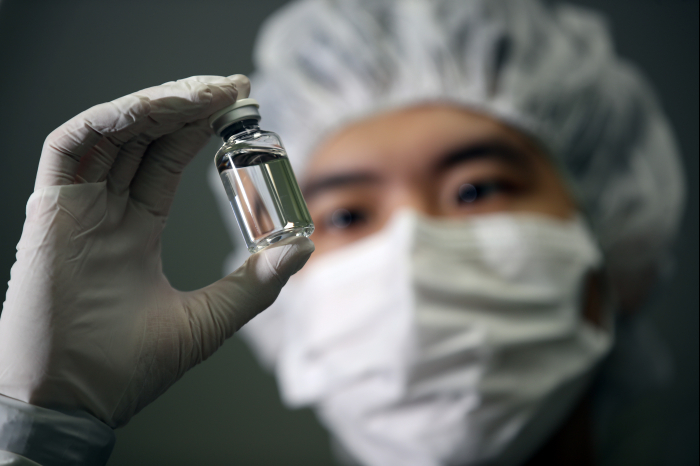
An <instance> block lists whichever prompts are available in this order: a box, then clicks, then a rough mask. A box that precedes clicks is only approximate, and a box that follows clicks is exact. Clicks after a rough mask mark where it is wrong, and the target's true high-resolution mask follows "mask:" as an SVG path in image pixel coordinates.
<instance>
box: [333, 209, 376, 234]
mask: <svg viewBox="0 0 700 466" xmlns="http://www.w3.org/2000/svg"><path fill="white" fill-rule="evenodd" d="M366 220H367V216H366V215H365V214H364V213H363V212H361V211H359V210H348V209H336V210H334V211H333V213H332V214H331V215H330V216H329V217H328V219H327V221H326V224H327V225H328V227H329V228H335V229H338V230H344V229H346V228H351V227H354V226H357V225H358V224H361V223H364V222H365V221H366Z"/></svg>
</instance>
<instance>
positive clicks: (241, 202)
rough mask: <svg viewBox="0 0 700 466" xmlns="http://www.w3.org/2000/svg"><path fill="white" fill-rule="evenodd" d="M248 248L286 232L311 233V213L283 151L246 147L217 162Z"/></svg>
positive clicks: (284, 235)
mask: <svg viewBox="0 0 700 466" xmlns="http://www.w3.org/2000/svg"><path fill="white" fill-rule="evenodd" d="M217 169H218V171H219V175H220V176H221V181H223V183H224V188H225V189H226V194H227V195H228V198H229V201H230V202H231V207H233V211H234V213H235V214H236V219H237V220H238V225H239V227H240V228H241V233H243V237H244V239H245V241H246V245H247V246H248V250H249V251H250V252H257V251H260V250H262V249H263V248H265V247H267V246H269V245H270V244H273V243H276V242H277V241H279V240H281V239H283V238H287V237H289V236H306V237H308V236H310V235H311V233H313V231H314V226H313V222H312V221H311V215H310V214H309V211H308V209H307V207H306V202H305V201H304V198H303V197H302V195H301V190H300V189H299V185H298V184H297V182H296V178H295V177H294V172H293V171H292V166H291V164H290V163H289V159H288V158H287V156H286V154H285V153H284V151H279V153H277V151H275V150H270V149H265V150H260V149H256V148H248V149H244V150H242V151H236V153H235V154H234V153H228V154H225V155H224V156H223V157H222V158H221V161H220V163H219V164H218V166H217Z"/></svg>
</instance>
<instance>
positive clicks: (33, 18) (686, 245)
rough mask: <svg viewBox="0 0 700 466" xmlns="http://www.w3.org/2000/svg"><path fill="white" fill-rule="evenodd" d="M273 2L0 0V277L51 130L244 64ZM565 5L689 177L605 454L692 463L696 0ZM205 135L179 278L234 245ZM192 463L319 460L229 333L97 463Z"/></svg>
mask: <svg viewBox="0 0 700 466" xmlns="http://www.w3.org/2000/svg"><path fill="white" fill-rule="evenodd" d="M284 3H286V2H284V1H281V0H266V1H264V2H250V1H243V0H239V1H234V0H228V1H226V0H198V1H196V2H194V1H183V0H168V1H165V0H163V1H161V0H138V1H135V0H120V1H119V2H115V1H96V0H90V1H88V0H63V1H60V2H57V1H48V0H45V1H38V0H0V66H1V67H2V68H1V69H0V199H1V201H0V214H1V215H2V217H1V218H2V220H1V223H0V225H1V227H0V281H2V283H6V282H7V280H9V276H10V267H11V266H12V264H13V262H14V255H15V245H16V244H17V241H18V240H19V237H20V235H21V231H22V224H23V221H24V207H25V203H26V200H27V198H28V197H29V195H30V194H31V192H32V189H33V183H34V176H35V173H36V168H37V164H38V161H39V155H40V153H41V147H42V143H43V141H44V138H45V137H46V135H48V133H49V132H51V130H53V129H54V128H56V127H57V126H59V125H60V124H61V123H63V122H64V121H66V120H68V119H69V118H71V117H72V116H73V115H75V114H77V113H79V112H81V111H83V110H85V109H87V108H88V107H91V106H93V105H96V104H98V103H101V102H105V101H109V100H112V99H115V98H117V97H120V96H122V95H124V94H128V93H131V92H133V91H136V90H138V89H141V88H144V87H150V86H153V85H157V84H161V83H163V82H166V81H171V80H175V79H179V78H184V77H188V76H192V75H203V74H211V75H230V74H234V73H244V74H249V73H251V72H252V71H253V63H252V59H251V55H252V49H253V44H254V41H255V37H256V34H257V31H258V29H259V27H260V25H261V23H262V22H263V21H264V20H265V18H266V17H267V16H268V15H270V14H271V13H272V12H273V11H274V10H275V9H277V8H279V7H280V6H282V5H283V4H284ZM570 3H575V4H579V5H583V6H588V7H591V8H594V9H596V10H598V11H602V12H603V13H605V14H606V15H607V16H608V18H609V19H610V22H611V24H612V30H613V35H614V37H615V41H616V46H617V49H618V50H619V52H620V53H621V54H622V55H623V56H625V57H627V58H629V59H630V60H632V61H634V62H635V63H636V64H638V65H639V67H640V68H641V69H642V70H643V71H644V72H645V73H646V75H647V76H648V77H649V78H650V80H651V82H652V83H653V84H654V86H655V88H656V90H657V92H658V94H659V95H660V97H661V100H662V103H663V105H664V107H665V110H666V112H667V113H668V115H669V117H670V119H671V122H672V123H673V126H674V128H675V130H676V134H677V136H678V140H679V143H680V146H681V151H682V154H683V156H684V161H685V169H686V173H687V181H688V193H687V198H688V204H687V206H686V215H685V219H684V223H683V227H682V230H681V234H680V237H679V241H678V243H677V249H676V251H677V262H676V269H675V275H674V278H673V280H672V282H671V283H670V284H669V285H668V286H667V287H665V288H664V289H663V290H661V291H660V292H659V294H658V295H657V296H656V298H655V300H654V302H653V306H652V308H651V309H650V310H649V312H650V313H651V318H652V320H653V322H654V325H655V326H656V327H657V329H658V331H659V333H660V334H661V335H662V337H663V338H664V339H665V341H666V343H667V344H668V346H669V348H670V350H671V352H672V354H673V356H674V359H675V371H674V379H673V381H672V383H671V384H670V385H669V386H668V387H667V388H665V389H663V390H660V391H657V392H654V393H650V394H648V395H646V396H644V397H642V398H640V399H639V400H636V401H635V402H634V403H632V404H631V406H630V407H629V408H628V409H627V410H626V412H625V413H624V414H623V416H622V417H621V418H620V420H619V425H615V426H613V429H614V430H615V432H617V438H618V440H619V441H617V442H616V444H615V446H614V451H613V452H612V457H613V458H614V459H615V463H614V464H634V465H654V464H668V465H686V464H688V465H691V464H692V465H696V464H698V462H699V461H700V460H699V458H698V438H699V437H700V433H699V431H698V417H699V414H698V413H699V411H698V398H699V397H698V395H699V393H700V391H699V388H698V367H699V363H698V353H699V349H698V327H699V323H698V314H699V304H698V282H699V280H698V260H699V259H698V258H699V252H698V238H699V236H698V154H699V147H698V127H699V126H700V125H699V121H698V108H699V100H698V83H699V82H700V79H699V76H698V40H699V38H698V16H699V14H698V13H699V12H698V1H697V0H614V1H613V0H607V1H603V0H576V1H573V2H570ZM254 95H255V89H253V96H254ZM263 125H264V121H263ZM282 136H283V137H284V135H282ZM219 145H220V142H219V141H216V140H212V141H211V142H210V144H209V145H208V146H207V147H206V148H205V149H204V150H203V151H202V153H201V154H200V155H199V156H198V157H197V158H196V159H195V160H194V162H193V163H192V166H191V167H190V168H189V169H188V171H187V172H186V173H185V176H184V178H183V180H182V183H181V187H180V191H179V192H178V194H177V197H176V200H175V204H174V206H173V209H172V213H171V216H170V219H169V221H168V228H167V229H166V230H165V236H164V240H163V261H164V268H165V273H166V275H167V276H168V278H169V279H170V281H171V283H172V284H173V285H174V286H175V287H177V288H179V289H182V290H191V289H197V288H200V287H202V286H205V285H208V284H209V283H211V282H212V281H214V280H216V279H218V278H219V277H220V276H221V268H222V263H223V260H224V258H225V256H226V255H227V254H228V253H229V251H230V249H231V247H232V246H231V243H230V240H229V238H228V236H227V234H226V232H225V231H224V226H223V223H222V220H221V218H220V216H219V212H218V209H217V206H216V204H215V202H214V198H213V196H212V194H211V192H210V189H209V187H208V185H207V182H206V171H207V170H208V169H209V165H210V164H211V163H212V157H213V154H214V153H215V152H216V149H217V148H218V146H219ZM290 155H291V156H292V157H293V156H294V154H290ZM231 215H232V214H231ZM3 294H4V291H3ZM193 463H194V464H231V463H234V464H245V465H270V464H284V465H323V464H332V463H333V460H332V455H331V450H330V445H329V437H328V434H327V433H326V431H325V430H324V429H323V428H322V427H321V426H320V425H319V423H318V422H317V421H316V419H315V417H314V415H313V413H312V412H310V411H309V410H297V411H290V410H287V409H285V408H284V407H283V406H282V404H281V402H280V400H279V395H278V392H277V388H276V386H275V383H274V379H273V378H272V376H271V375H269V374H266V373H264V372H263V371H262V370H261V369H260V368H259V367H258V365H257V362H256V361H255V360H254V359H253V357H252V355H251V353H250V352H249V350H248V349H247V348H246V346H245V345H244V344H243V342H242V341H241V340H240V339H238V338H237V337H234V338H232V339H231V340H230V341H228V342H227V343H226V344H225V345H224V347H223V348H222V349H221V350H220V351H219V352H218V353H216V354H215V355H214V356H213V357H212V358H210V359H209V360H207V361H206V362H205V363H203V364H202V365H200V366H198V367H196V368H195V369H194V370H192V371H191V372H190V373H188V374H187V375H186V376H185V377H184V378H183V379H182V380H181V381H180V382H178V383H177V384H176V385H175V386H174V387H173V388H171V389H170V390H169V391H168V392H167V393H166V394H165V395H164V396H162V397H161V398H160V399H159V400H157V401H156V402H155V403H153V404H152V405H150V406H149V407H147V408H146V409H145V410H144V411H143V412H142V413H141V414H139V415H138V416H136V418H134V420H132V421H131V423H130V424H129V425H127V426H126V427H125V428H123V429H120V430H118V431H117V445H116V448H115V450H114V453H113V455H112V458H111V459H110V462H109V466H118V465H127V464H169V465H180V464H193Z"/></svg>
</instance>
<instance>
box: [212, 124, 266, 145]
mask: <svg viewBox="0 0 700 466" xmlns="http://www.w3.org/2000/svg"><path fill="white" fill-rule="evenodd" d="M259 129H260V126H258V120H256V119H254V118H249V119H246V120H241V121H237V122H235V123H234V124H232V125H230V126H227V127H226V128H224V130H223V131H222V132H221V137H222V138H223V139H224V142H226V141H228V140H229V138H230V137H231V136H234V135H236V134H238V133H243V132H245V131H256V130H259Z"/></svg>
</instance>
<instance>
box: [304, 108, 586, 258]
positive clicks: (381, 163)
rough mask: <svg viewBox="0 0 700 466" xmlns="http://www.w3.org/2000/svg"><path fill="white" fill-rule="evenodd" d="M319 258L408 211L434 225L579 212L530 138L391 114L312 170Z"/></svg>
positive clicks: (310, 199)
mask: <svg viewBox="0 0 700 466" xmlns="http://www.w3.org/2000/svg"><path fill="white" fill-rule="evenodd" d="M302 191H303V193H304V197H305V199H306V201H307V204H308V206H309V211H310V213H311V216H312V218H313V221H314V224H315V226H316V231H315V232H314V234H313V237H312V239H313V241H314V243H315V245H316V253H315V254H314V256H313V257H312V258H311V260H312V261H313V260H314V258H315V257H318V256H321V255H323V254H324V253H326V252H328V251H332V250H334V249H336V248H339V247H342V246H344V245H346V244H348V243H351V242H353V241H356V240H358V239H360V238H363V237H365V236H367V235H369V234H371V233H374V232H376V231H378V230H380V229H382V227H383V226H384V224H385V223H386V222H387V220H389V219H390V218H391V217H392V215H393V214H394V213H395V212H396V211H397V210H398V209H401V208H404V207H410V208H413V209H415V210H416V211H418V212H421V213H424V214H426V215H429V216H434V217H464V216H469V215H481V214H486V213H492V212H533V213H539V214H545V215H550V216H552V217H558V218H563V219H565V218H568V217H571V216H572V215H573V214H574V212H575V211H576V205H575V203H574V201H573V199H572V196H571V195H570V194H569V192H568V191H567V189H566V187H565V185H564V182H563V181H562V179H561V178H560V176H559V174H558V172H557V171H556V169H555V167H554V166H553V164H552V163H551V161H550V160H549V159H548V158H547V156H546V155H545V154H544V152H543V151H542V150H541V149H540V148H539V147H538V146H537V145H536V144H535V143H534V142H533V141H532V140H530V139H529V138H528V137H526V136H525V135H523V134H522V133H520V132H518V131H516V130H514V129H512V128H509V127H508V126H505V125H504V124H502V123H500V122H498V121H496V120H494V119H491V118H488V117H485V116H482V115H478V114H475V113H472V112H470V111H467V110H465V109H462V108H457V107H452V106H447V105H431V106H421V107H414V108H410V109H404V110H398V111H393V112H389V113H385V114H381V115H378V116H374V117H372V118H368V119H365V120H362V121H360V122H358V123H355V124H352V125H350V126H348V127H345V128H344V129H342V130H341V131H339V132H337V133H336V134H334V135H332V136H331V137H330V138H328V139H327V140H326V141H325V142H324V143H323V144H322V145H321V146H320V147H319V148H318V150H317V151H316V152H315V153H314V155H313V156H312V158H311V161H310V163H309V168H308V171H307V174H306V177H305V178H304V180H303V183H302Z"/></svg>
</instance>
